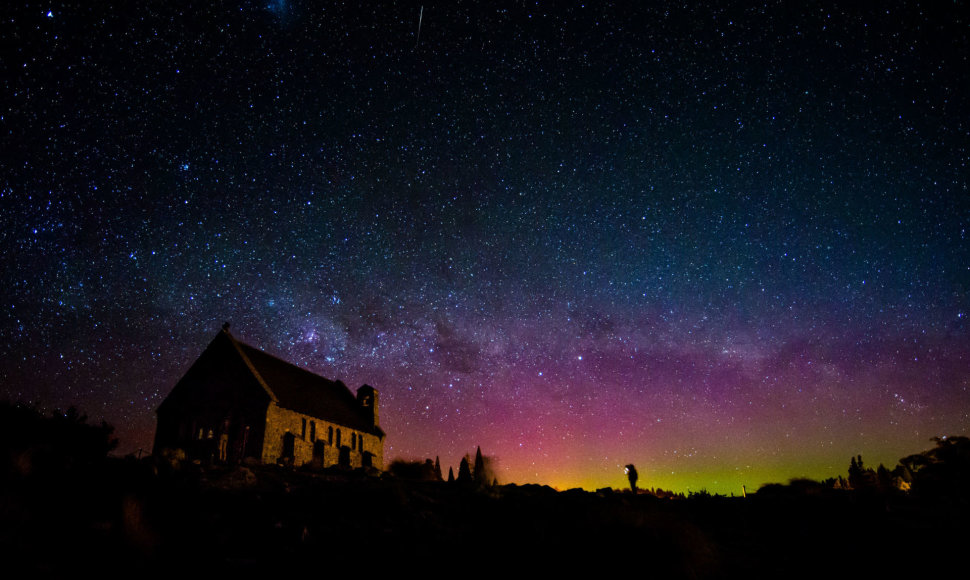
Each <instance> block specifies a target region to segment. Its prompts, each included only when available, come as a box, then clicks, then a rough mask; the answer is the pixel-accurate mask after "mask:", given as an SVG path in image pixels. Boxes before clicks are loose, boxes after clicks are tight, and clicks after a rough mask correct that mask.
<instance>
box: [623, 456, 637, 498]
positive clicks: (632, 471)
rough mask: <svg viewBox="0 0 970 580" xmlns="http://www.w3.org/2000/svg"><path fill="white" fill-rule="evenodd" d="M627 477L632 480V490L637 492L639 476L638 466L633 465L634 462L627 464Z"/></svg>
mask: <svg viewBox="0 0 970 580" xmlns="http://www.w3.org/2000/svg"><path fill="white" fill-rule="evenodd" d="M626 477H627V479H629V480H630V491H632V492H633V493H636V492H637V478H638V477H639V476H638V475H637V468H636V467H633V464H632V463H631V464H629V465H627V466H626Z"/></svg>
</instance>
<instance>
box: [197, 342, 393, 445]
mask: <svg viewBox="0 0 970 580" xmlns="http://www.w3.org/2000/svg"><path fill="white" fill-rule="evenodd" d="M219 334H220V336H224V337H225V338H228V339H229V340H230V341H231V342H232V344H233V346H235V350H236V351H237V352H238V353H239V355H240V357H241V358H242V359H243V362H245V363H246V366H247V367H248V368H249V370H250V372H252V374H253V376H254V377H255V378H256V380H257V381H258V382H259V384H260V385H261V386H262V387H263V389H265V390H266V392H267V394H269V396H270V398H271V399H272V400H273V401H275V402H276V403H277V404H278V405H279V406H280V407H283V408H286V409H290V410H291V411H296V412H298V413H302V414H304V415H309V416H311V417H316V418H319V419H323V420H326V421H330V422H332V423H336V424H338V425H342V426H345V427H349V428H351V429H355V430H357V431H363V432H365V433H372V434H374V435H377V436H379V437H383V436H384V431H382V430H381V428H380V427H378V426H376V425H373V424H372V423H371V421H370V419H369V418H368V416H367V415H366V414H365V413H364V412H362V410H361V408H360V405H359V404H358V402H357V397H355V396H354V394H353V393H351V392H350V389H349V388H347V385H345V384H343V383H342V382H341V381H331V380H329V379H325V378H323V377H321V376H320V375H317V374H314V373H312V372H310V371H308V370H306V369H304V368H300V367H298V366H296V365H294V364H292V363H289V362H286V361H285V360H283V359H281V358H278V357H275V356H273V355H271V354H269V353H266V352H263V351H262V350H260V349H258V348H256V347H254V346H251V345H248V344H246V343H245V342H242V341H240V340H237V339H236V338H235V337H233V336H232V334H230V333H229V329H228V327H224V328H223V330H222V331H221V332H220V333H219ZM220 336H217V337H216V340H219V338H220Z"/></svg>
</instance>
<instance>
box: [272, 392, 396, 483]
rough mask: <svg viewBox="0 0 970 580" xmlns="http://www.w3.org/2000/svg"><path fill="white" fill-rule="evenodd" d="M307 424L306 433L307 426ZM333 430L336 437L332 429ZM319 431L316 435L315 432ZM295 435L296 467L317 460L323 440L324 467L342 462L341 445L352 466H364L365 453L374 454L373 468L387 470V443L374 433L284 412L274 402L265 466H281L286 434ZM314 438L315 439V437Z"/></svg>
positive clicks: (322, 457) (321, 455) (292, 412)
mask: <svg viewBox="0 0 970 580" xmlns="http://www.w3.org/2000/svg"><path fill="white" fill-rule="evenodd" d="M304 421H306V431H304V428H303V425H304ZM331 429H333V438H332V439H331V437H330V430H331ZM314 431H315V433H314ZM287 433H290V434H291V435H292V441H293V465H297V466H299V465H303V464H305V463H310V462H311V461H313V459H314V457H313V450H314V445H315V443H316V441H322V444H321V445H320V446H319V447H318V451H319V452H321V453H318V457H317V459H318V461H320V466H321V467H329V466H331V465H336V464H337V463H338V462H339V459H340V448H339V447H338V445H337V442H338V439H339V442H340V445H341V446H346V447H347V448H348V449H349V456H350V466H351V467H354V468H356V467H361V465H362V461H363V454H364V453H365V452H370V453H371V454H373V459H372V462H371V464H372V466H373V467H376V468H377V469H384V442H383V440H382V439H381V438H379V437H377V436H376V435H372V434H370V433H361V432H359V431H354V430H353V429H348V428H347V427H343V426H341V425H337V424H336V423H330V422H328V421H324V420H322V419H317V418H315V417H311V416H309V415H304V414H302V413H297V412H296V411H291V410H289V409H284V408H283V407H280V406H279V405H277V404H276V403H270V405H269V408H268V409H267V410H266V433H265V436H264V439H263V441H264V443H263V454H262V458H261V460H262V462H263V463H270V464H272V463H277V462H279V461H281V460H282V459H283V451H284V449H283V448H284V441H285V438H286V434H287ZM311 435H313V436H314V437H313V438H311Z"/></svg>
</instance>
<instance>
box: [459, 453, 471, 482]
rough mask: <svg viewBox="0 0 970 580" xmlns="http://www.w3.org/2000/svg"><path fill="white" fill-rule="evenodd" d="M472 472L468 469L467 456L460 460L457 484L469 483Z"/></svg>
mask: <svg viewBox="0 0 970 580" xmlns="http://www.w3.org/2000/svg"><path fill="white" fill-rule="evenodd" d="M471 481H472V472H471V469H469V467H468V456H467V455H466V456H465V457H462V458H461V464H460V465H459V466H458V483H471Z"/></svg>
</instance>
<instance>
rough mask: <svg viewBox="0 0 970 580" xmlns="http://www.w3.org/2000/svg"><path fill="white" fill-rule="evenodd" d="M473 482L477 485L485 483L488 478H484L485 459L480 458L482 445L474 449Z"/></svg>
mask: <svg viewBox="0 0 970 580" xmlns="http://www.w3.org/2000/svg"><path fill="white" fill-rule="evenodd" d="M474 478H475V483H477V484H479V485H485V484H486V483H487V482H488V480H487V479H485V460H484V459H483V458H482V447H481V445H479V446H478V450H477V451H475V473H474Z"/></svg>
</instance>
